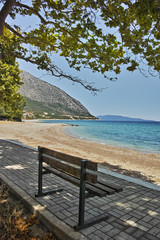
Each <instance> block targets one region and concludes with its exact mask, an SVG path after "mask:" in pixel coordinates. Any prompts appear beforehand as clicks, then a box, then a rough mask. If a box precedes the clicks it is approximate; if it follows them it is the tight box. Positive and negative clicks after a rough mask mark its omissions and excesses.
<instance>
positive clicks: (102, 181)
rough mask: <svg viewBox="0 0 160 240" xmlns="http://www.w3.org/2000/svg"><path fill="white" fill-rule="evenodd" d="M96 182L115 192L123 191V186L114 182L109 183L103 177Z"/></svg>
mask: <svg viewBox="0 0 160 240" xmlns="http://www.w3.org/2000/svg"><path fill="white" fill-rule="evenodd" d="M98 183H100V184H102V185H104V186H107V187H109V188H111V189H114V190H115V191H116V192H122V191H123V188H122V187H121V186H119V185H117V184H115V183H109V182H107V181H105V180H103V179H98Z"/></svg>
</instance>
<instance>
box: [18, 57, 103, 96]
mask: <svg viewBox="0 0 160 240" xmlns="http://www.w3.org/2000/svg"><path fill="white" fill-rule="evenodd" d="M17 58H20V59H23V60H25V61H26V62H30V63H33V64H36V65H37V62H36V60H32V59H31V57H25V56H21V55H19V56H17ZM39 65H40V64H39ZM40 68H41V69H42V70H46V71H47V72H50V73H51V75H52V76H54V77H56V78H66V79H68V80H70V81H72V82H74V83H79V84H81V85H82V86H83V87H84V88H85V89H87V90H89V91H91V92H93V93H94V94H95V93H96V92H99V91H100V89H97V88H95V87H94V86H93V85H94V83H89V82H87V81H83V80H81V79H79V78H78V77H73V76H71V75H69V74H66V73H64V72H63V71H62V70H61V69H60V68H59V67H57V66H56V65H53V64H52V63H50V64H49V63H47V67H43V66H41V67H40Z"/></svg>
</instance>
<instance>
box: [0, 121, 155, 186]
mask: <svg viewBox="0 0 160 240" xmlns="http://www.w3.org/2000/svg"><path fill="white" fill-rule="evenodd" d="M65 127H66V125H65V124H46V123H38V122H36V121H35V122H34V121H26V122H21V123H17V122H0V138H4V139H10V140H15V141H18V142H20V143H23V144H25V145H28V146H31V147H36V148H37V146H45V147H48V148H51V149H55V150H58V151H61V152H64V153H68V154H71V155H75V156H78V157H82V158H85V159H89V160H92V161H96V162H98V163H100V166H101V167H103V168H105V169H107V170H112V171H116V172H119V173H122V174H126V175H129V176H133V177H136V178H139V179H142V180H145V181H149V182H153V183H156V184H159V185H160V155H157V154H144V153H140V152H137V151H134V150H130V149H126V148H118V147H115V146H107V145H104V144H100V143H95V142H90V141H86V140H81V139H77V138H73V137H71V136H68V135H66V134H65V133H64V132H63V129H64V128H65Z"/></svg>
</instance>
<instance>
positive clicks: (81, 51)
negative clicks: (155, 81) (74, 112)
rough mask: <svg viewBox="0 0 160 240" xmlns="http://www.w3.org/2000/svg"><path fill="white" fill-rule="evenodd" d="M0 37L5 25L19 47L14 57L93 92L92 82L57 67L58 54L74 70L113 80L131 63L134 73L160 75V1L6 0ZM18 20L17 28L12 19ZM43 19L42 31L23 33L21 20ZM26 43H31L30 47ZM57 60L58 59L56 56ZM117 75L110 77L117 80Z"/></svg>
mask: <svg viewBox="0 0 160 240" xmlns="http://www.w3.org/2000/svg"><path fill="white" fill-rule="evenodd" d="M1 3H3V6H2V9H1V11H0V34H3V29H4V26H5V27H6V28H8V29H9V30H10V31H11V32H12V33H13V34H14V35H15V36H17V39H18V40H17V41H18V42H19V45H18V47H17V48H16V49H13V51H12V52H9V53H8V57H9V58H10V56H11V55H12V56H14V57H17V58H20V59H24V60H25V61H28V62H31V63H34V64H36V65H37V66H38V68H39V69H44V70H47V71H48V72H50V73H51V74H52V75H54V76H56V77H60V78H61V77H65V78H67V79H69V80H72V81H74V82H78V83H81V84H82V85H83V86H84V87H85V88H87V89H89V90H91V91H97V89H96V88H94V86H93V85H92V84H88V83H87V82H84V81H81V80H80V79H79V78H77V77H73V76H70V75H68V74H65V73H64V72H63V71H62V70H61V69H60V68H59V67H57V66H56V64H55V59H54V57H55V56H56V53H58V54H59V55H60V56H63V57H65V59H66V60H67V62H68V63H69V66H70V67H72V68H75V69H76V70H77V71H80V70H81V68H82V66H83V67H85V68H89V69H91V70H92V71H93V72H100V73H102V74H103V75H104V77H107V73H108V72H110V71H111V72H113V73H114V74H115V75H116V74H119V73H120V72H121V67H122V66H123V65H126V69H127V70H128V71H134V70H135V69H137V68H139V69H140V71H142V69H141V63H144V64H146V65H147V66H148V70H149V72H150V73H151V74H152V73H153V71H155V72H158V73H159V72H160V44H159V43H160V1H159V0H92V1H91V0H81V1H79V0H32V1H31V0H30V1H23V0H1ZM8 15H9V16H10V17H11V18H12V22H13V24H12V26H11V25H9V24H8V23H7V16H8ZM18 15H20V16H22V17H25V18H27V17H30V18H31V17H32V16H35V17H36V18H37V20H36V21H37V22H36V27H35V28H34V27H31V29H29V30H23V26H21V24H20V23H19V24H18V25H16V24H14V20H15V19H16V18H17V16H18ZM24 43H25V45H24ZM55 58H56V57H55ZM114 78H115V77H113V78H110V80H113V79H114Z"/></svg>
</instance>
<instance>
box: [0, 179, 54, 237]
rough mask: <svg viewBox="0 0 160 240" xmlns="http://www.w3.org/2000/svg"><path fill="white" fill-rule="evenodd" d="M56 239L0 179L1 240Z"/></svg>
mask: <svg viewBox="0 0 160 240" xmlns="http://www.w3.org/2000/svg"><path fill="white" fill-rule="evenodd" d="M12 239H16V240H56V238H55V236H53V234H52V233H48V232H47V230H46V228H45V227H44V226H43V225H42V224H41V223H40V222H39V221H38V219H37V218H36V217H35V216H34V215H31V214H30V213H29V212H28V211H27V210H26V209H25V208H24V207H23V205H22V204H21V203H20V202H19V201H17V200H16V199H15V198H14V197H13V196H11V195H10V194H9V192H8V187H7V186H6V184H5V183H4V182H3V181H2V180H1V179H0V240H12Z"/></svg>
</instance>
